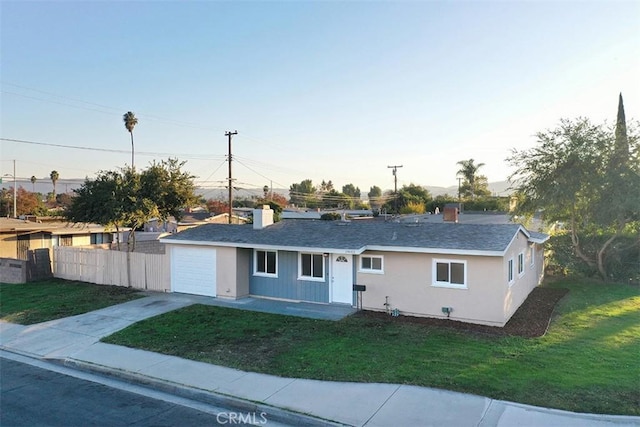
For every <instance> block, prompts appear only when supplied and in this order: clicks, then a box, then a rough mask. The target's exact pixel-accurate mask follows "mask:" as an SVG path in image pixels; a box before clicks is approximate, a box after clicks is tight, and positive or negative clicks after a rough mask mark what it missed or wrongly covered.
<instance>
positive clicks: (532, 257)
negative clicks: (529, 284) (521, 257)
mask: <svg viewBox="0 0 640 427" xmlns="http://www.w3.org/2000/svg"><path fill="white" fill-rule="evenodd" d="M535 249H536V247H535V244H534V243H532V244H531V245H530V246H529V260H530V261H531V268H533V266H534V265H535V261H536V250H535Z"/></svg>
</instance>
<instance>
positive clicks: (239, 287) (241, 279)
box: [236, 249, 253, 298]
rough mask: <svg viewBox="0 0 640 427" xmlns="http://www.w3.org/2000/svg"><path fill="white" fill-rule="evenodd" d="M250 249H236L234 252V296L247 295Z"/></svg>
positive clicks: (241, 296) (251, 252)
mask: <svg viewBox="0 0 640 427" xmlns="http://www.w3.org/2000/svg"><path fill="white" fill-rule="evenodd" d="M252 254H253V251H252V250H251V249H237V253H236V296H237V298H243V297H246V296H249V272H250V271H251V256H252Z"/></svg>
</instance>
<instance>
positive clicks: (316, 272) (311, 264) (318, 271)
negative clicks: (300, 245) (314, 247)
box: [299, 254, 324, 281]
mask: <svg viewBox="0 0 640 427" xmlns="http://www.w3.org/2000/svg"><path fill="white" fill-rule="evenodd" d="M299 271H300V277H299V278H300V279H305V280H317V281H322V280H324V256H323V255H322V254H300V270H299Z"/></svg>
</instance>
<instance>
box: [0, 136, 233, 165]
mask: <svg viewBox="0 0 640 427" xmlns="http://www.w3.org/2000/svg"><path fill="white" fill-rule="evenodd" d="M0 140H1V141H7V142H15V143H18V144H31V145H42V146H47V147H57V148H70V149H74V150H86V151H101V152H106V153H127V154H129V153H130V151H128V150H116V149H112V148H97V147H82V146H79V145H65V144H53V143H49V142H37V141H25V140H23V139H12V138H0ZM137 154H140V155H146V156H179V157H182V158H187V159H192V160H217V159H221V158H223V156H220V155H218V156H216V155H212V154H203V155H201V156H199V157H198V156H194V155H193V154H184V153H182V154H180V153H162V152H152V151H139V152H138V153H137Z"/></svg>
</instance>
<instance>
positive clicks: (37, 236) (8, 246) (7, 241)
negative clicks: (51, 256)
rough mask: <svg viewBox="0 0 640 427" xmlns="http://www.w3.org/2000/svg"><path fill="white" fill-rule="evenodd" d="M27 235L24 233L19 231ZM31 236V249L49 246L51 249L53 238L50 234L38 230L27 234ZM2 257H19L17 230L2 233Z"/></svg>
mask: <svg viewBox="0 0 640 427" xmlns="http://www.w3.org/2000/svg"><path fill="white" fill-rule="evenodd" d="M19 234H22V235H25V234H24V233H19ZM26 235H27V236H28V237H29V245H28V249H29V250H34V249H42V248H47V249H51V239H50V238H49V235H47V234H45V233H42V232H36V233H28V234H26ZM0 257H6V258H17V257H18V238H17V236H16V233H15V232H11V233H2V234H0Z"/></svg>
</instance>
